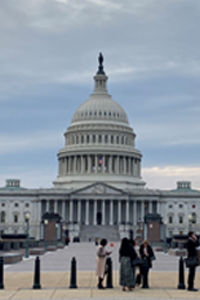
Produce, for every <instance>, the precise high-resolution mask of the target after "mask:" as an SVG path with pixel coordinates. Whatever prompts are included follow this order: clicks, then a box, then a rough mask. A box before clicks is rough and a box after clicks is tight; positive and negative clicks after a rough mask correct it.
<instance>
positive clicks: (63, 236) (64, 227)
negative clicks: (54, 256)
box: [62, 225, 67, 247]
mask: <svg viewBox="0 0 200 300" xmlns="http://www.w3.org/2000/svg"><path fill="white" fill-rule="evenodd" d="M66 228H67V227H66V225H63V227H62V234H63V235H62V238H63V247H65V230H66Z"/></svg>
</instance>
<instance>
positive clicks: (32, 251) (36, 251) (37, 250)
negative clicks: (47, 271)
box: [29, 248, 45, 255]
mask: <svg viewBox="0 0 200 300" xmlns="http://www.w3.org/2000/svg"><path fill="white" fill-rule="evenodd" d="M44 253H45V250H44V248H31V249H30V250H29V254H30V255H42V254H44Z"/></svg>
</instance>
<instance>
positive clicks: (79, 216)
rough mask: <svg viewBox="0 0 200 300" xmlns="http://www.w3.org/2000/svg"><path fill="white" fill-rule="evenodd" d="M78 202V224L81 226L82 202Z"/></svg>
mask: <svg viewBox="0 0 200 300" xmlns="http://www.w3.org/2000/svg"><path fill="white" fill-rule="evenodd" d="M77 201H78V203H77V205H78V224H80V223H81V200H79V199H78V200H77Z"/></svg>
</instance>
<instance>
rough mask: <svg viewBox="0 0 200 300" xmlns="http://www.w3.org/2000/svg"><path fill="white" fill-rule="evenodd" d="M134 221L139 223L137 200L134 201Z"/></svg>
mask: <svg viewBox="0 0 200 300" xmlns="http://www.w3.org/2000/svg"><path fill="white" fill-rule="evenodd" d="M133 223H134V225H136V224H137V202H136V201H133Z"/></svg>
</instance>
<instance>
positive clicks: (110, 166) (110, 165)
mask: <svg viewBox="0 0 200 300" xmlns="http://www.w3.org/2000/svg"><path fill="white" fill-rule="evenodd" d="M109 173H110V174H112V155H110V156H109Z"/></svg>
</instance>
